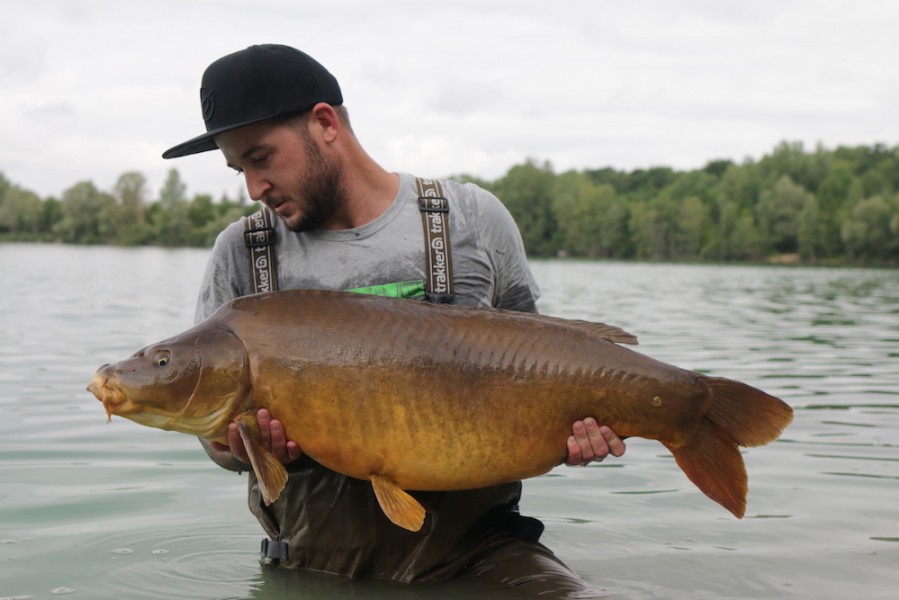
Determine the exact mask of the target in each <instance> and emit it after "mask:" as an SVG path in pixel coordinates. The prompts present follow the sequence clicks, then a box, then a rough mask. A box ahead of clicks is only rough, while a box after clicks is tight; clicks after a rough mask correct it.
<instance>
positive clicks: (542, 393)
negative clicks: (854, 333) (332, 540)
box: [88, 291, 792, 531]
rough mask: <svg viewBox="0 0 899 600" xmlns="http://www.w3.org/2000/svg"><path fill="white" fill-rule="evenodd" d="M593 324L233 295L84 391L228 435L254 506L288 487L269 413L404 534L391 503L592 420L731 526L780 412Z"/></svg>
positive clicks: (490, 479) (158, 421)
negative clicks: (365, 486) (745, 449)
mask: <svg viewBox="0 0 899 600" xmlns="http://www.w3.org/2000/svg"><path fill="white" fill-rule="evenodd" d="M635 342H636V340H635V338H634V337H633V336H631V335H629V334H627V333H625V332H624V331H622V330H620V329H618V328H616V327H611V326H608V325H603V324H599V323H589V322H584V321H574V320H567V319H559V318H554V317H548V316H542V315H534V314H528V313H516V312H508V311H500V310H493V309H475V308H463V307H455V306H446V305H432V304H427V303H425V302H417V301H412V300H392V299H388V298H380V297H374V296H365V295H359V294H352V293H342V292H322V291H286V292H274V293H269V294H259V295H254V296H246V297H242V298H238V299H236V300H233V301H231V302H230V303H228V304H225V305H223V306H222V307H221V308H219V309H218V310H217V311H216V312H215V313H214V314H213V315H211V316H210V317H209V318H208V319H206V320H205V321H202V322H201V323H199V324H197V325H196V326H194V327H192V328H190V329H188V330H187V331H185V332H184V333H181V334H180V335H176V336H174V337H172V338H169V339H167V340H165V341H162V342H159V343H157V344H152V345H150V346H147V347H146V348H144V349H143V350H140V351H139V352H137V353H136V354H135V355H134V356H132V357H130V358H127V359H125V360H123V361H121V362H118V363H116V364H111V365H109V364H108V365H104V366H102V367H100V369H99V370H98V371H97V373H96V375H94V378H93V380H92V381H91V383H90V386H89V387H88V389H89V390H90V391H91V392H93V394H94V395H95V396H96V397H97V398H98V399H99V400H101V401H102V402H103V406H104V408H105V409H106V413H107V416H108V418H111V417H112V415H119V416H122V417H125V418H128V419H131V420H132V421H135V422H137V423H140V424H142V425H146V426H148V427H158V428H160V429H168V430H175V431H180V432H182V433H187V434H192V435H196V436H200V437H203V438H206V439H208V440H212V441H217V442H222V443H226V430H227V426H228V424H229V423H230V422H232V421H235V422H236V423H237V424H238V428H239V430H240V433H241V436H242V438H243V440H244V443H245V445H246V446H247V448H248V452H249V453H250V457H251V460H252V467H253V470H254V471H255V473H256V476H257V478H258V481H259V485H260V488H261V490H262V493H263V498H264V499H265V501H266V503H271V502H273V501H274V500H275V499H276V498H277V497H278V495H279V494H280V493H281V490H282V488H283V487H284V483H285V481H286V478H287V473H286V470H285V468H284V466H283V465H282V464H281V463H280V462H279V461H278V460H277V459H275V457H274V456H273V455H272V454H270V453H269V452H267V451H266V450H264V449H263V448H262V446H260V445H259V443H258V439H259V431H258V427H257V425H256V418H255V414H256V411H257V409H259V408H263V407H265V408H268V409H269V410H270V411H271V413H272V415H273V416H274V417H275V418H277V419H279V420H281V421H282V422H283V424H284V428H285V432H286V434H287V437H288V438H289V439H292V440H294V441H296V442H297V443H298V444H299V446H300V448H301V449H302V451H303V452H304V453H306V454H307V455H309V457H311V458H312V459H314V460H316V461H318V462H319V463H321V464H322V465H324V466H325V467H327V468H329V469H332V470H334V471H338V472H340V473H343V474H346V475H349V476H352V477H357V478H360V479H366V480H370V481H371V483H372V485H373V486H374V490H375V493H376V495H377V498H378V501H379V503H380V505H381V508H382V509H383V510H384V512H385V514H386V515H387V516H388V517H389V518H390V520H391V521H393V522H394V523H396V524H397V525H399V526H401V527H405V528H407V529H409V530H412V531H417V530H418V529H419V528H420V527H421V525H422V523H423V520H424V517H425V514H424V512H425V511H424V508H423V507H422V506H421V505H420V504H419V503H418V502H417V501H416V500H415V499H414V498H413V497H412V496H411V495H409V494H407V493H406V492H405V491H404V490H430V491H439V490H458V489H473V488H479V487H483V486H489V485H495V484H499V483H503V482H508V481H515V480H519V479H524V478H527V477H534V476H536V475H540V474H542V473H546V472H547V471H549V470H550V469H552V468H553V467H555V466H556V465H558V464H560V463H561V462H562V461H563V460H564V458H565V457H566V455H567V446H566V440H567V438H568V436H569V435H570V432H571V424H572V423H573V422H574V421H576V420H578V419H583V418H585V417H588V416H592V417H595V418H596V419H597V421H599V422H600V423H604V424H607V425H609V426H610V427H612V429H613V430H614V431H615V432H616V433H618V434H619V435H620V436H622V437H631V436H637V437H643V438H649V439H653V440H658V441H659V442H661V443H662V444H664V445H665V447H666V448H668V450H670V451H671V453H672V454H673V455H674V458H675V459H676V461H677V464H678V465H679V466H680V468H681V469H682V470H683V471H684V473H686V475H687V477H689V478H690V480H691V481H693V483H695V484H696V486H697V487H699V489H700V490H702V491H703V492H704V493H705V494H706V495H708V496H709V497H710V498H712V499H713V500H715V501H716V502H718V503H720V504H721V505H722V506H724V507H725V508H726V509H728V510H729V511H730V512H732V513H733V514H734V515H736V516H737V517H742V516H743V514H744V512H745V509H746V493H747V477H746V470H745V467H744V465H743V459H742V457H741V455H740V450H739V448H738V447H739V446H760V445H763V444H767V443H769V442H771V441H773V440H774V439H776V438H777V437H778V436H779V435H780V433H781V432H782V431H783V429H784V428H785V427H786V426H787V425H788V424H789V423H790V421H791V420H792V410H791V409H790V407H789V406H788V405H787V404H786V403H784V402H783V401H781V400H779V399H777V398H775V397H773V396H770V395H768V394H766V393H765V392H762V391H760V390H758V389H756V388H754V387H751V386H749V385H746V384H744V383H740V382H737V381H733V380H729V379H724V378H719V377H709V376H706V375H702V374H699V373H695V372H692V371H688V370H684V369H680V368H677V367H675V366H672V365H669V364H666V363H663V362H659V361H657V360H654V359H652V358H649V357H647V356H645V355H643V354H640V353H637V352H634V351H633V350H630V349H628V348H625V347H623V346H621V345H620V344H622V343H635Z"/></svg>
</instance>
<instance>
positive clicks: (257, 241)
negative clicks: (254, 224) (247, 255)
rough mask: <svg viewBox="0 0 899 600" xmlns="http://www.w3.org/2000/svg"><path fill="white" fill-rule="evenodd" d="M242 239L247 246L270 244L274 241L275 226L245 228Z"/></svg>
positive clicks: (255, 246)
mask: <svg viewBox="0 0 899 600" xmlns="http://www.w3.org/2000/svg"><path fill="white" fill-rule="evenodd" d="M243 241H244V243H245V244H246V245H247V248H261V247H263V246H270V245H271V244H272V243H274V241H275V228H274V227H259V228H256V229H247V230H246V231H244V232H243Z"/></svg>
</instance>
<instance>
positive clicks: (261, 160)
mask: <svg viewBox="0 0 899 600" xmlns="http://www.w3.org/2000/svg"><path fill="white" fill-rule="evenodd" d="M269 156H271V155H269V154H263V155H262V156H260V157H258V158H254V159H253V164H254V165H255V166H257V167H261V166H264V165H265V163H267V162H268V157H269Z"/></svg>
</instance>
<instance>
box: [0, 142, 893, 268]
mask: <svg viewBox="0 0 899 600" xmlns="http://www.w3.org/2000/svg"><path fill="white" fill-rule="evenodd" d="M456 178H457V179H459V180H462V181H472V182H475V183H477V184H478V185H481V186H482V187H484V188H486V189H488V190H490V191H492V192H494V193H495V194H496V195H497V196H498V197H499V198H500V199H501V200H502V201H503V202H504V203H505V205H506V206H507V207H508V209H509V212H510V213H511V214H512V216H513V217H514V218H515V221H516V222H517V223H518V226H519V228H520V230H521V236H522V239H523V240H524V244H525V249H526V250H527V252H528V253H529V254H530V255H531V256H558V255H563V256H572V257H585V258H608V259H641V260H677V261H695V260H714V261H745V260H752V261H762V260H766V259H769V258H777V257H779V256H781V255H787V256H791V257H801V260H802V261H805V262H809V263H816V262H817V263H821V262H827V263H834V262H850V263H856V264H877V265H899V147H895V148H890V147H887V146H884V145H881V144H878V145H875V146H871V147H868V146H859V147H839V148H836V149H835V150H832V151H828V150H825V149H824V148H821V147H817V148H815V149H814V151H808V150H806V149H805V148H804V147H803V145H802V144H801V143H795V142H783V143H781V144H778V145H777V146H776V147H775V148H774V149H773V150H772V151H771V153H769V154H768V155H766V156H763V157H762V158H761V159H760V160H758V161H757V162H754V161H750V160H747V161H744V162H742V163H735V162H733V161H731V160H724V159H719V160H713V161H710V162H708V163H707V164H706V165H705V166H704V167H702V168H700V169H695V170H692V171H675V170H674V169H671V168H669V167H664V166H656V167H651V168H647V169H637V170H634V171H630V172H626V171H620V170H616V169H612V168H609V167H606V168H600V169H592V170H585V171H566V172H564V173H561V174H556V173H555V172H554V171H553V168H552V166H551V165H550V164H549V163H548V162H542V163H541V162H539V161H536V160H527V161H525V162H524V163H523V164H519V165H515V166H513V167H511V168H510V169H509V170H508V171H507V172H506V174H505V175H504V176H502V177H501V178H499V179H497V180H495V181H484V180H482V179H478V178H475V177H472V176H468V175H460V176H458V177H456ZM256 209H257V207H256V205H255V203H252V202H248V201H247V199H246V197H245V196H244V195H243V194H242V193H241V195H239V196H238V197H237V198H234V199H232V198H228V197H222V198H219V199H218V200H216V199H214V198H212V197H211V196H209V195H208V194H197V195H194V196H193V197H192V198H189V197H188V194H187V186H186V185H185V184H184V182H183V181H182V180H181V177H180V175H179V173H178V171H177V170H175V169H172V170H171V171H169V173H168V177H167V178H166V181H165V183H164V184H163V185H162V187H161V189H160V190H159V191H158V194H157V196H156V198H152V197H151V192H149V191H148V190H147V181H146V178H145V177H144V176H143V175H142V174H141V173H138V172H134V171H131V172H127V173H124V174H122V176H121V177H119V179H118V180H117V182H116V184H115V186H114V187H113V189H112V190H111V191H109V192H107V191H103V190H98V189H97V188H96V186H94V184H93V183H92V182H90V181H82V182H79V183H76V184H75V185H73V186H72V187H71V188H69V189H67V190H66V191H65V192H64V193H63V195H62V198H61V199H56V198H46V199H41V198H39V197H38V196H37V195H36V194H34V193H33V192H30V191H28V190H26V189H23V188H20V187H19V186H18V185H16V184H14V183H12V182H10V181H9V180H8V179H7V178H6V177H5V176H4V175H3V174H2V173H0V241H2V240H41V241H62V242H68V243H79V244H101V243H103V244H119V245H139V244H154V245H163V246H185V245H190V246H210V245H212V243H213V242H214V241H215V237H216V236H217V235H218V233H219V232H220V231H221V230H222V229H224V228H225V227H226V226H227V225H228V224H230V223H232V222H234V221H235V220H237V219H239V218H240V217H242V216H244V215H246V214H249V213H251V212H253V211H254V210H256Z"/></svg>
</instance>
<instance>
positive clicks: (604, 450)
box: [584, 418, 611, 462]
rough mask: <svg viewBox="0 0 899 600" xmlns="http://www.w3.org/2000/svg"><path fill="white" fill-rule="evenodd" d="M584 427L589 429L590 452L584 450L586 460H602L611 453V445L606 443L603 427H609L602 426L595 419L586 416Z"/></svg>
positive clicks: (588, 442)
mask: <svg viewBox="0 0 899 600" xmlns="http://www.w3.org/2000/svg"><path fill="white" fill-rule="evenodd" d="M584 429H586V430H587V444H588V447H589V452H584V459H585V462H590V461H591V460H597V461H601V460H602V459H604V458H605V457H606V456H608V455H609V445H608V444H607V443H606V437H605V435H604V434H603V432H602V429H609V428H608V427H604V428H601V427H600V426H599V424H598V423H597V422H596V420H595V419H593V418H586V419H584ZM609 431H611V429H609Z"/></svg>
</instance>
